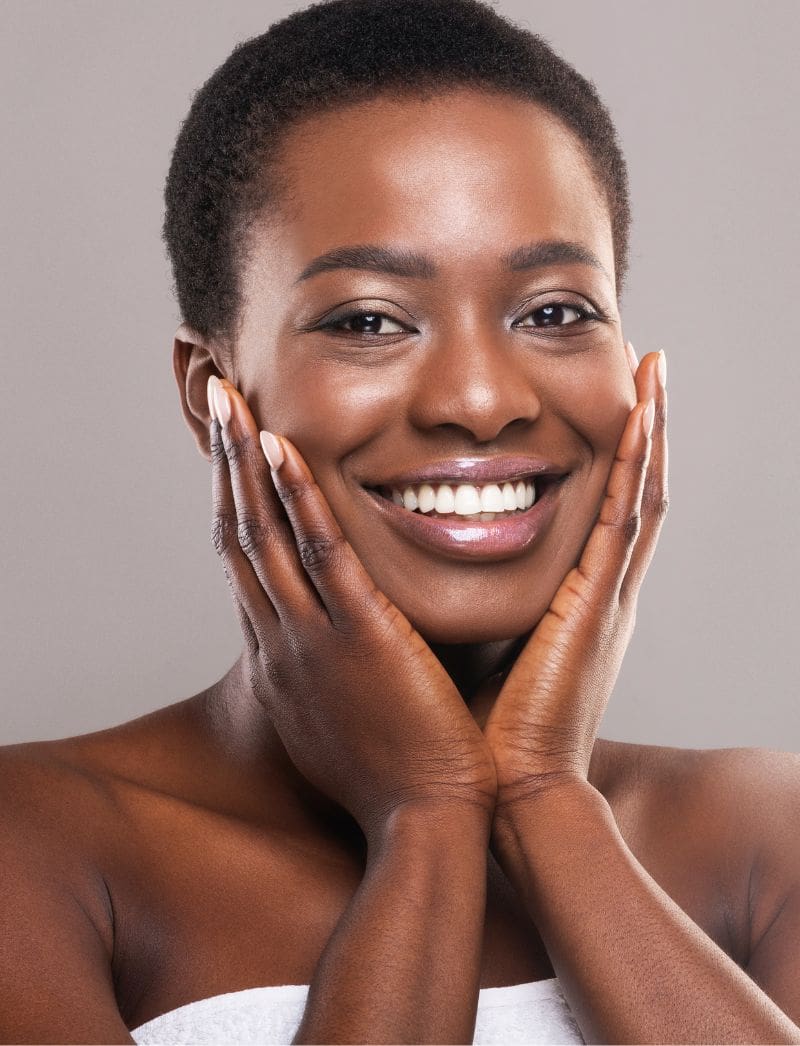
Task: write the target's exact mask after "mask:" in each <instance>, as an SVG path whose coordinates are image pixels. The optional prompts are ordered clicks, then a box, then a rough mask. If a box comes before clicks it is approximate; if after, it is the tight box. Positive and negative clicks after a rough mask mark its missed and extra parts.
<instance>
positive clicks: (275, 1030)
mask: <svg viewBox="0 0 800 1046" xmlns="http://www.w3.org/2000/svg"><path fill="white" fill-rule="evenodd" d="M307 995H308V985H307V984H284V985H271V986H267V987H263V988H245V989H244V990H243V991H236V992H226V993H225V994H224V995H213V996H211V998H208V999H199V1000H198V1001H197V1002H190V1003H187V1004H186V1005H185V1006H179V1007H178V1008H177V1009H176V1010H170V1011H169V1012H168V1013H163V1014H161V1016H160V1017H154V1018H153V1019H152V1020H150V1021H147V1022H146V1023H145V1024H142V1025H140V1026H139V1027H138V1028H134V1029H133V1030H132V1031H131V1036H132V1037H133V1040H134V1041H135V1042H137V1043H150V1044H154V1046H155V1044H160V1046H170V1044H173V1043H185V1044H193V1046H194V1044H197V1046H200V1044H217V1046H219V1044H223V1043H224V1044H226V1046H228V1044H230V1046H235V1044H239V1043H242V1044H244V1043H258V1044H267V1043H278V1044H287V1043H290V1042H291V1041H292V1038H293V1037H294V1034H295V1032H296V1031H297V1028H298V1027H299V1025H300V1021H301V1020H302V1017H303V1010H304V1009H305V1003H306V997H307ZM473 1042H475V1043H507V1044H510V1043H551V1044H560V1043H565V1044H566V1043H582V1042H583V1039H582V1037H581V1033H580V1030H579V1029H578V1026H577V1024H576V1023H575V1020H574V1018H573V1017H572V1014H571V1013H570V1010H569V1007H568V1006H567V1002H566V1000H565V999H564V996H563V995H562V994H561V989H560V987H559V984H558V981H557V979H556V978H555V977H553V978H550V979H549V980H544V981H532V982H531V983H529V984H512V985H509V986H507V987H504V988H481V989H480V993H479V996H478V1013H477V1018H476V1021H475V1037H474V1039H473Z"/></svg>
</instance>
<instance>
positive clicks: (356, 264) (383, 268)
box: [294, 240, 612, 284]
mask: <svg viewBox="0 0 800 1046" xmlns="http://www.w3.org/2000/svg"><path fill="white" fill-rule="evenodd" d="M500 264H501V266H502V267H503V268H505V269H507V270H509V271H510V272H523V271H530V270H532V269H543V268H546V267H547V266H550V265H559V264H561V265H564V264H567V265H575V264H578V265H589V266H591V267H592V268H594V269H599V270H600V272H602V273H603V274H604V275H605V276H606V278H607V279H608V280H609V282H612V281H611V277H610V276H609V274H608V273H607V272H606V270H605V267H604V266H603V265H602V264H601V262H600V260H599V258H597V257H596V255H594V254H593V253H592V252H591V251H590V250H589V249H588V247H584V246H583V244H580V243H575V242H573V241H571V240H539V241H536V242H534V243H527V244H524V245H523V246H522V247H517V248H515V249H514V250H513V251H511V252H510V253H509V254H506V255H504V256H503V257H502V258H501V259H500ZM333 269H362V270H366V271H368V272H383V273H388V274H389V275H390V276H404V277H407V278H410V279H431V278H432V277H433V276H435V275H436V273H437V271H438V270H437V267H436V264H435V263H434V262H433V261H432V259H431V258H429V257H428V256H427V255H426V254H419V253H417V252H416V251H409V250H405V249H404V248H398V247H382V246H380V245H379V244H372V243H365V244H357V245H354V246H352V247H336V248H334V249H333V250H331V251H326V252H325V253H324V254H320V255H319V257H317V258H314V259H313V261H310V262H309V263H308V265H306V267H305V268H304V269H303V271H302V272H301V273H300V275H299V276H298V277H297V279H296V280H295V281H294V282H295V284H298V283H301V282H302V281H303V280H308V279H310V278H311V277H312V276H316V275H317V273H320V272H330V271H331V270H333Z"/></svg>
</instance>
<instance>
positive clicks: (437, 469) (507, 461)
mask: <svg viewBox="0 0 800 1046" xmlns="http://www.w3.org/2000/svg"><path fill="white" fill-rule="evenodd" d="M566 472H567V469H565V468H562V467H561V466H559V465H554V464H553V462H551V461H545V460H544V459H543V458H533V457H529V456H528V455H521V454H520V455H514V456H508V455H505V456H503V457H493V458H448V459H446V460H445V459H442V460H440V461H431V462H428V464H427V465H421V466H420V467H419V468H415V469H409V470H408V471H406V472H399V473H397V475H395V476H392V477H391V478H390V479H383V480H380V481H378V482H369V483H363V486H365V487H372V488H373V489H376V488H377V487H395V488H397V489H398V490H401V489H402V488H403V487H409V486H418V485H419V484H420V483H427V482H430V481H431V480H432V481H433V482H434V483H437V482H438V483H443V482H445V481H446V480H448V479H454V480H458V481H459V482H461V483H481V484H484V483H511V482H513V481H515V480H518V479H525V478H526V477H528V476H537V475H542V474H548V475H553V476H562V475H564V474H565V473H566Z"/></svg>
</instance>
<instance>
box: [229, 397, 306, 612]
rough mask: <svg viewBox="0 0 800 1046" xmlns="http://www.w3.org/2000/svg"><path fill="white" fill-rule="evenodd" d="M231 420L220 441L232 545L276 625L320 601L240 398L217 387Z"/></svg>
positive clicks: (252, 420) (251, 423) (253, 428)
mask: <svg viewBox="0 0 800 1046" xmlns="http://www.w3.org/2000/svg"><path fill="white" fill-rule="evenodd" d="M221 385H222V387H223V389H224V391H225V393H227V396H228V401H229V403H230V418H229V419H228V420H227V421H226V424H224V425H223V426H222V431H221V438H222V443H223V446H224V449H225V453H226V455H227V462H228V469H229V471H230V480H231V482H230V486H231V490H232V492H233V495H232V496H233V502H234V505H235V512H236V517H237V521H238V522H237V540H238V544H239V546H240V548H241V550H242V553H243V555H244V556H245V557H246V559H247V560H248V562H249V564H250V568H251V570H252V571H253V572H254V574H255V576H256V578H257V579H258V581H259V583H260V585H261V587H262V588H263V590H264V592H265V593H266V594H267V596H268V597H269V599H270V602H271V603H272V606H273V607H274V610H275V612H276V613H277V615H278V617H279V618H281V620H285V619H287V618H288V617H290V616H292V615H294V616H295V617H302V616H304V615H307V614H309V613H311V612H313V611H314V610H321V609H322V608H323V607H322V601H321V599H320V597H319V594H318V593H317V591H316V589H315V588H314V586H313V584H312V583H311V581H310V579H309V578H308V576H307V574H306V572H305V571H304V569H303V564H302V562H301V559H300V555H299V553H298V549H297V544H296V541H295V535H294V532H293V530H292V526H291V524H290V523H289V521H288V519H287V518H286V516H285V514H284V511H283V507H282V504H281V500H280V498H279V497H278V495H277V493H276V491H275V484H274V482H273V479H272V477H271V475H270V468H269V465H268V463H267V461H266V458H265V457H264V452H263V450H262V449H261V444H260V440H259V434H258V431H259V430H258V426H257V425H256V423H255V420H254V418H253V415H252V414H251V412H250V409H249V407H248V406H247V404H246V402H245V400H244V398H243V397H242V395H241V393H240V392H239V391H238V390H237V389H235V388H234V387H233V386H232V385H231V384H230V382H228V381H225V380H223V381H222V383H221Z"/></svg>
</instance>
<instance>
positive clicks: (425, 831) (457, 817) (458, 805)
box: [367, 799, 493, 859]
mask: <svg viewBox="0 0 800 1046" xmlns="http://www.w3.org/2000/svg"><path fill="white" fill-rule="evenodd" d="M492 814H493V806H490V805H489V804H486V803H483V802H477V801H475V802H473V801H466V800H453V799H424V800H413V801H409V802H406V803H403V804H402V805H401V806H398V807H396V808H395V809H394V810H392V811H391V812H390V813H389V814H388V815H387V816H386V817H385V818H383V819H382V820H381V821H380V822H379V823H377V824H376V825H375V827H374V828H373V829H372V830H371V831H370V832H369V833H367V843H368V848H369V852H370V853H382V852H384V851H385V850H387V849H391V850H396V849H398V848H400V849H402V848H404V847H405V848H407V849H408V850H409V852H414V853H417V854H420V855H427V854H430V855H434V856H435V855H442V856H443V857H447V856H448V855H452V853H453V852H454V850H456V849H458V850H462V851H466V852H469V851H471V850H480V851H481V853H482V854H483V858H484V859H485V855H486V851H487V848H488V845H489V837H490V834H491V827H492Z"/></svg>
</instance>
